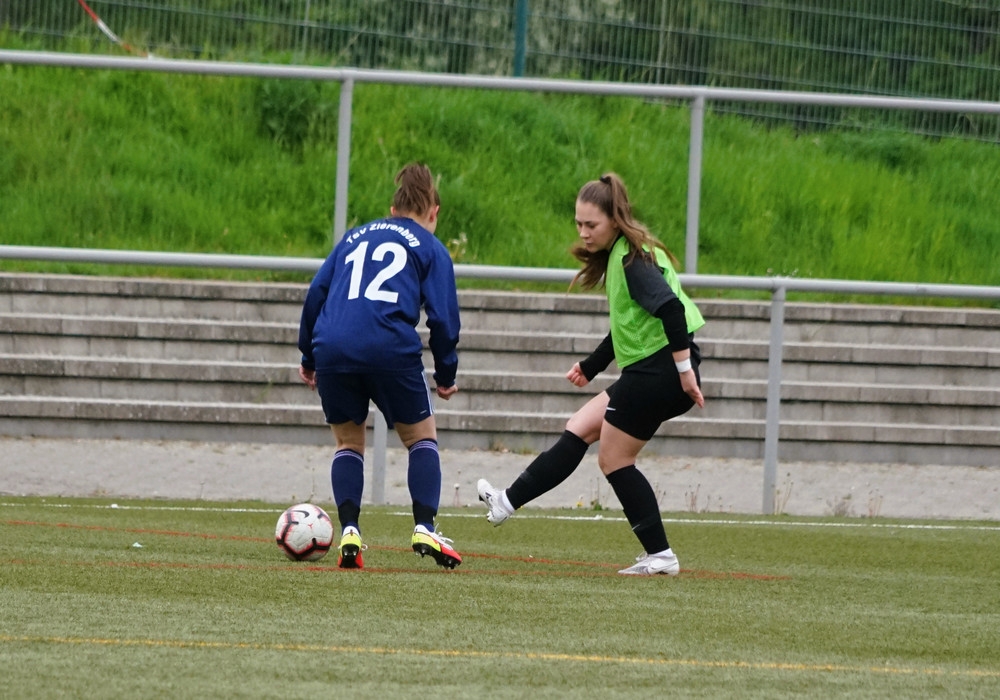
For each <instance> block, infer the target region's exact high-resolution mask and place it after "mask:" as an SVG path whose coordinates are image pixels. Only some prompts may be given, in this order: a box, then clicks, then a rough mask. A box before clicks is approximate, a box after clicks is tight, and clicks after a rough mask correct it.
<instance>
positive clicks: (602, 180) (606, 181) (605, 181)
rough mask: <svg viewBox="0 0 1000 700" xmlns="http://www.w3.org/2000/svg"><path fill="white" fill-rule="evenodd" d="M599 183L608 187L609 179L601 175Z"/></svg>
mask: <svg viewBox="0 0 1000 700" xmlns="http://www.w3.org/2000/svg"><path fill="white" fill-rule="evenodd" d="M601 182H603V183H604V184H605V185H610V184H611V178H610V177H609V176H607V175H601Z"/></svg>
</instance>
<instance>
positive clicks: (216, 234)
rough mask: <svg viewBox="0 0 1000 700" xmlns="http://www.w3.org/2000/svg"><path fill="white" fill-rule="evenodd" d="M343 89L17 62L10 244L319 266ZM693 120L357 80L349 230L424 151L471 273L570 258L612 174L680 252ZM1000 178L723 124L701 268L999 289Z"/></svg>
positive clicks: (630, 107)
mask: <svg viewBox="0 0 1000 700" xmlns="http://www.w3.org/2000/svg"><path fill="white" fill-rule="evenodd" d="M339 89H340V88H339V85H337V84H328V83H315V82H303V81H274V80H256V79H247V78H220V77H202V76H184V75H172V74H159V73H129V72H114V71H89V70H72V69H56V68H48V67H28V66H10V65H4V66H0V240H2V242H3V243H5V244H19V245H43V246H86V247H94V248H119V249H136V250H164V251H173V252H226V253H247V254H266V255H282V256H284V255H289V256H314V257H322V256H324V255H325V254H326V253H327V252H328V251H329V247H330V243H331V234H332V217H333V204H334V178H335V162H336V126H337V111H338V104H339ZM688 129H689V126H688V112H687V110H686V109H685V108H683V106H680V105H664V104H658V103H651V102H646V101H642V100H638V99H629V98H610V97H585V96H573V95H548V94H535V93H517V92H498V91H487V90H459V89H442V88H414V87H405V86H388V85H374V84H359V85H356V86H355V92H354V113H353V132H352V150H351V180H350V202H349V217H348V218H349V222H348V223H349V224H357V223H361V222H363V221H365V220H368V219H371V218H375V217H378V216H382V215H384V214H386V211H387V208H388V203H389V200H390V197H391V194H392V189H393V185H392V182H391V179H392V176H393V174H394V173H395V172H396V170H397V169H398V168H399V167H400V166H401V165H403V164H404V163H406V162H408V161H411V160H422V161H426V162H428V163H429V164H430V165H431V166H432V168H433V170H434V171H435V173H437V175H438V177H439V178H440V183H439V184H440V190H441V195H442V199H443V202H444V206H443V209H442V220H441V225H440V228H439V231H438V233H439V235H440V237H441V238H442V239H443V240H444V241H446V242H448V243H451V244H452V248H453V250H454V251H455V257H456V260H457V261H458V262H467V263H480V264H496V265H524V266H543V267H573V266H574V261H573V260H572V258H571V257H570V256H569V255H568V254H567V252H566V251H567V249H568V248H569V247H570V246H571V245H572V243H573V242H574V240H575V236H576V233H575V230H574V227H573V222H572V219H573V200H574V197H575V194H576V191H577V189H578V188H579V186H580V185H581V184H582V183H583V182H585V181H586V180H588V179H592V178H596V177H597V176H599V175H600V174H601V173H603V172H605V171H608V170H615V171H617V172H619V173H620V174H621V175H622V176H623V177H624V179H625V181H626V183H627V184H628V185H629V188H630V192H631V195H632V199H633V202H634V204H635V207H636V211H637V214H638V215H639V217H640V218H641V219H643V220H644V221H645V222H647V223H648V224H649V225H650V226H651V228H652V229H653V230H654V232H655V233H656V234H657V235H659V236H660V238H661V239H662V240H664V241H665V242H666V243H667V244H668V245H669V246H670V247H671V248H672V249H673V250H674V251H675V252H676V253H677V254H678V256H679V257H680V258H682V259H683V257H684V256H683V252H684V251H683V249H684V226H685V216H686V214H685V210H686V180H687V161H688ZM998 188H1000V150H998V149H997V148H996V146H994V145H989V144H982V143H972V142H967V141H962V140H941V141H932V140H928V139H924V138H921V137H917V136H912V135H906V134H897V133H890V132H873V133H853V132H851V133H833V132H823V133H813V134H796V133H793V132H791V131H788V130H782V129H773V130H768V129H764V128H760V127H756V126H754V125H753V124H752V123H750V122H748V121H745V120H742V119H739V118H736V117H731V116H716V115H712V114H709V115H708V117H707V119H706V125H705V152H704V166H703V186H702V207H701V232H700V249H699V266H698V271H699V272H701V273H707V274H727V275H754V276H762V275H771V274H781V275H797V276H801V277H829V278H842V279H859V280H878V281H921V282H942V283H960V284H981V285H997V284H1000V230H998V227H997V226H996V221H997V211H998V210H997V205H996V196H995V193H996V191H997V190H998ZM0 265H2V266H3V268H4V269H55V270H69V271H95V270H97V271H107V270H108V269H109V268H95V267H92V266H87V267H80V266H76V265H61V264H53V263H45V264H41V263H13V262H9V261H4V262H0ZM113 270H114V271H115V272H122V270H121V269H119V268H113ZM161 272H163V273H166V274H191V273H190V272H188V273H184V272H183V271H161ZM197 274H198V275H199V276H205V275H206V274H212V275H214V274H229V275H232V274H234V273H221V272H212V271H198V272H197ZM237 274H239V275H247V274H248V273H237ZM254 276H260V275H257V274H256V273H254ZM265 276H266V275H265Z"/></svg>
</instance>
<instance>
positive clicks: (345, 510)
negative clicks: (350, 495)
mask: <svg viewBox="0 0 1000 700" xmlns="http://www.w3.org/2000/svg"><path fill="white" fill-rule="evenodd" d="M360 517H361V506H359V505H358V504H357V503H355V502H354V501H344V502H343V503H341V504H340V505H339V506H337V519H338V520H340V527H341V529H343V528H345V527H347V526H348V525H355V526H356V525H357V524H358V519H359V518H360Z"/></svg>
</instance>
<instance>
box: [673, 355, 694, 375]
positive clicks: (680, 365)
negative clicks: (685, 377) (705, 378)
mask: <svg viewBox="0 0 1000 700" xmlns="http://www.w3.org/2000/svg"><path fill="white" fill-rule="evenodd" d="M674 364H675V365H676V366H677V374H683V373H684V372H687V371H688V370H689V369H691V358H690V357H686V358H684V359H683V360H681V361H680V362H674Z"/></svg>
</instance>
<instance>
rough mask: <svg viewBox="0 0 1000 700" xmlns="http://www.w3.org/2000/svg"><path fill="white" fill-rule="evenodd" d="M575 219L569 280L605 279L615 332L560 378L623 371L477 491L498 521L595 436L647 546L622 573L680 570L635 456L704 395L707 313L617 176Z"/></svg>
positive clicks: (583, 192) (573, 464) (559, 474)
mask: <svg viewBox="0 0 1000 700" xmlns="http://www.w3.org/2000/svg"><path fill="white" fill-rule="evenodd" d="M576 228H577V231H578V232H579V234H580V245H579V246H578V247H577V248H575V249H574V251H573V254H574V255H575V256H576V258H577V259H578V260H580V262H581V263H583V267H582V268H581V270H580V272H578V273H577V275H576V277H575V278H574V280H573V282H574V283H576V282H577V281H579V282H580V283H581V286H582V287H583V288H584V289H590V288H593V287H596V286H598V285H601V284H603V286H604V287H605V290H606V292H607V296H608V307H609V313H610V321H611V323H610V325H611V332H610V333H609V334H608V336H607V337H606V338H605V339H604V341H602V342H601V344H600V345H599V346H598V347H597V349H596V350H594V352H593V353H591V355H590V356H589V357H588V358H586V359H585V360H583V361H581V362H577V363H576V364H574V365H573V367H572V368H571V369H570V370H569V372H567V373H566V379H568V380H569V381H570V382H572V383H573V384H575V385H576V386H579V387H582V386H586V385H587V384H588V383H589V382H590V380H591V379H593V378H594V377H595V376H596V375H597V374H598V373H600V372H602V371H604V370H605V369H606V368H607V367H608V365H609V364H610V363H611V360H612V359H614V360H615V361H616V362H617V363H618V366H619V367H621V370H622V373H621V376H620V377H619V379H618V380H617V381H616V382H615V383H614V384H612V385H611V386H610V387H608V389H607V391H602V392H601V393H600V394H598V395H597V396H595V397H594V398H592V399H591V400H590V401H588V402H587V403H586V404H585V405H584V406H583V407H582V408H580V409H579V410H578V411H577V412H576V413H575V414H573V416H572V417H571V418H570V419H569V421H568V422H567V424H566V430H565V431H564V432H563V434H562V436H561V437H560V438H559V440H558V441H557V442H556V444H555V445H553V446H552V447H551V448H549V449H548V450H546V451H545V452H543V453H541V454H540V455H538V457H537V458H535V460H534V461H533V462H532V463H531V464H529V465H528V467H527V468H526V469H525V470H524V472H523V473H522V474H521V475H520V476H518V477H517V479H515V480H514V482H513V483H512V484H511V485H510V486H509V487H508V488H507V489H503V490H502V489H496V488H494V487H493V486H492V485H491V484H490V483H489V482H488V481H486V480H485V479H480V480H479V483H478V484H477V489H478V491H479V498H480V500H481V501H483V502H484V503H485V504H486V505H487V507H488V508H489V514H488V515H487V519H488V520H489V521H490V522H491V523H493V525H494V526H497V525H500V524H501V523H503V522H504V521H505V520H506V519H507V518H509V517H510V516H511V515H512V514H513V513H514V511H515V510H517V509H518V508H520V507H521V506H522V505H524V504H525V503H527V502H528V501H530V500H532V499H534V498H537V497H538V496H540V495H542V494H543V493H545V492H546V491H549V490H550V489H552V488H555V487H556V486H557V485H559V484H560V483H562V482H563V481H564V480H565V479H566V478H567V477H568V476H569V475H570V474H572V473H573V471H574V470H575V469H576V468H577V467H578V466H579V465H580V462H581V461H582V460H583V457H584V455H585V454H586V452H587V448H588V447H589V446H590V445H591V444H593V443H594V442H597V441H598V440H600V452H599V453H598V457H597V463H598V466H599V467H600V468H601V472H602V473H603V474H604V476H605V477H606V478H607V480H608V483H610V484H611V487H612V488H613V489H614V492H615V495H616V496H617V497H618V500H619V501H620V502H621V504H622V508H623V509H624V511H625V517H626V518H627V519H628V522H629V524H630V525H631V526H632V531H633V532H634V533H635V536H636V537H637V538H638V539H639V542H640V543H641V544H642V545H643V547H644V549H645V551H644V552H643V553H642V554H641V555H640V556H639V557H638V558H637V560H636V563H635V564H633V565H632V566H629V567H627V568H625V569H622V570H621V571H619V572H618V573H620V574H629V575H650V574H667V575H676V574H677V573H679V572H680V564H679V563H678V561H677V556H676V555H675V554H674V552H673V550H672V549H671V547H670V545H669V543H668V542H667V535H666V531H665V530H664V528H663V520H662V519H661V517H660V509H659V505H658V503H657V500H656V495H655V493H654V492H653V488H652V487H651V486H650V484H649V480H648V479H646V477H645V476H644V475H643V474H642V473H641V472H640V471H639V470H638V469H637V468H636V466H635V462H636V457H637V456H638V454H639V451H640V450H641V449H642V448H643V447H644V446H645V445H646V443H647V442H648V441H649V440H650V439H651V438H652V437H653V435H654V434H655V433H656V431H657V429H658V428H659V427H660V424H661V423H663V421H666V420H670V419H671V418H674V417H676V416H679V415H681V414H683V413H686V412H687V411H689V410H690V409H691V407H692V406H695V405H697V406H704V404H705V399H704V397H703V396H702V393H701V377H700V375H699V373H698V365H699V364H700V355H699V352H698V346H697V345H695V343H694V332H695V331H696V330H698V329H699V328H701V327H702V326H703V325H704V324H705V321H704V319H703V318H702V316H701V313H700V312H699V311H698V308H697V307H696V306H695V305H694V303H692V301H691V300H690V299H689V298H688V296H687V295H686V294H685V293H684V291H683V290H682V289H681V285H680V282H679V280H678V277H677V272H676V271H675V269H674V264H676V263H675V261H673V260H672V257H673V256H672V255H670V253H669V252H668V251H667V249H666V248H665V247H664V246H663V244H661V243H659V242H658V241H657V240H656V239H655V238H653V236H652V234H651V233H650V232H649V230H648V229H647V228H646V227H645V226H644V225H643V224H642V223H640V222H639V221H637V220H636V219H635V218H634V217H633V215H632V205H631V204H630V203H629V199H628V193H627V192H626V190H625V184H624V183H623V182H622V181H621V178H619V177H618V176H617V175H615V174H614V173H608V174H606V175H604V176H602V177H601V178H600V179H599V180H593V181H591V182H588V183H587V184H585V185H584V186H583V187H582V188H581V189H580V192H579V194H578V195H577V199H576Z"/></svg>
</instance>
